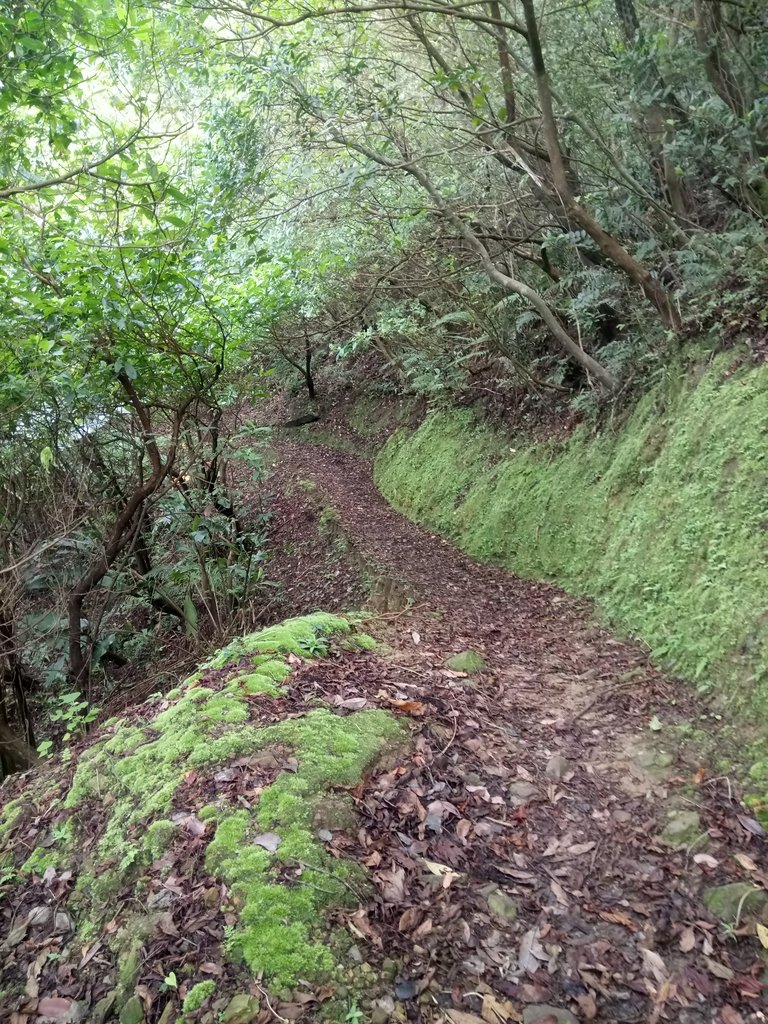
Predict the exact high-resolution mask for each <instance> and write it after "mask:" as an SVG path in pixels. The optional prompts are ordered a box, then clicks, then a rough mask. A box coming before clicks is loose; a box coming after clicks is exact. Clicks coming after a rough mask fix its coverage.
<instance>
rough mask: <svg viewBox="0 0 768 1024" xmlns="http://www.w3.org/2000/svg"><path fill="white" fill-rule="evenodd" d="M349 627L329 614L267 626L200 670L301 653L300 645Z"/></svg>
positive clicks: (224, 651) (307, 616)
mask: <svg viewBox="0 0 768 1024" xmlns="http://www.w3.org/2000/svg"><path fill="white" fill-rule="evenodd" d="M350 628H351V626H350V622H349V620H348V619H345V618H342V617H341V616H339V615H331V614H329V613H328V612H314V613H313V614H312V615H303V616H301V617H300V618H297V619H286V621H285V622H283V623H281V624H280V625H279V626H270V627H269V628H268V629H262V630H261V631H260V632H258V633H250V634H249V635H247V636H244V637H240V638H238V639H237V640H234V641H233V642H232V643H231V644H228V645H227V646H226V647H224V648H222V649H221V650H220V651H218V652H217V653H216V654H215V655H214V656H213V657H212V658H210V659H209V660H208V661H207V662H205V663H204V664H203V665H202V669H203V670H205V669H208V668H224V667H226V666H227V665H234V664H237V662H238V661H240V659H241V658H245V657H247V656H248V655H250V654H271V653H275V654H302V653H304V648H303V646H302V645H303V644H307V643H313V642H314V641H315V640H316V639H317V637H318V636H328V635H331V634H333V633H348V632H349V631H350Z"/></svg>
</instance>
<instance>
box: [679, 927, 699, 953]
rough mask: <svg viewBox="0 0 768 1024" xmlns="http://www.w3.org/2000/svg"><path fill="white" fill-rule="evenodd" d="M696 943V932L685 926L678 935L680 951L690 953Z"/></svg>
mask: <svg viewBox="0 0 768 1024" xmlns="http://www.w3.org/2000/svg"><path fill="white" fill-rule="evenodd" d="M695 945H696V933H695V932H694V930H693V928H685V929H683V932H682V933H681V935H680V952H681V953H690V952H691V950H692V949H693V947H694V946H695Z"/></svg>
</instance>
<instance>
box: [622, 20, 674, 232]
mask: <svg viewBox="0 0 768 1024" xmlns="http://www.w3.org/2000/svg"><path fill="white" fill-rule="evenodd" d="M614 3H615V6H616V13H617V14H618V16H619V20H620V21H621V25H622V28H623V30H624V37H625V39H626V40H627V42H628V43H629V45H630V46H631V47H632V48H633V49H634V51H635V54H636V57H637V60H638V61H639V62H640V65H641V67H640V70H639V74H638V75H637V80H638V86H639V88H640V90H641V92H643V93H647V94H649V95H651V96H654V97H655V98H654V99H652V100H651V101H650V102H649V103H648V105H647V106H646V107H645V109H644V110H643V111H642V116H643V121H644V122H645V123H644V128H645V130H646V133H647V136H648V145H649V147H650V150H651V171H652V173H653V176H654V178H655V179H656V182H657V184H658V187H659V191H660V193H661V196H662V198H664V199H666V201H667V202H668V203H669V206H670V208H671V209H672V211H673V212H674V213H675V214H676V215H677V216H679V217H683V218H685V217H687V216H688V202H687V195H686V189H685V186H684V184H683V180H682V178H681V177H680V175H679V174H677V172H676V170H675V166H674V164H673V163H672V161H671V160H670V159H669V157H668V155H667V152H666V147H667V144H668V143H669V142H670V141H671V139H673V138H674V134H675V126H676V125H677V124H680V123H682V122H683V121H686V120H687V114H686V112H685V110H684V109H683V107H682V105H681V104H680V103H679V102H678V100H677V98H676V97H675V96H674V94H673V93H671V92H670V90H669V88H668V87H667V84H666V82H665V81H664V79H663V77H662V74H661V72H660V71H659V67H658V64H657V63H656V61H655V60H654V59H653V57H651V56H649V55H648V54H647V53H645V52H643V34H642V29H641V27H640V19H639V18H638V17H637V11H636V10H635V4H634V0H614ZM662 97H664V99H662Z"/></svg>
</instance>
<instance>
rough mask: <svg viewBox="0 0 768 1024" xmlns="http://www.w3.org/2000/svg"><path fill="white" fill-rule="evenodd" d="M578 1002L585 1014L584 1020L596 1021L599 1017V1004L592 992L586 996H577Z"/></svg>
mask: <svg viewBox="0 0 768 1024" xmlns="http://www.w3.org/2000/svg"><path fill="white" fill-rule="evenodd" d="M576 1002H577V1003H578V1004H579V1007H580V1008H581V1012H582V1013H583V1014H584V1020H594V1019H595V1017H597V1003H596V1002H595V997H594V996H593V995H592V993H591V992H587V993H586V995H582V996H576Z"/></svg>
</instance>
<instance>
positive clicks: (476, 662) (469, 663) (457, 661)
mask: <svg viewBox="0 0 768 1024" xmlns="http://www.w3.org/2000/svg"><path fill="white" fill-rule="evenodd" d="M446 664H447V665H448V668H450V669H452V670H453V671H454V672H466V673H467V675H472V673H473V672H482V671H483V669H484V668H485V658H484V657H483V656H482V654H478V653H477V651H460V652H459V653H458V654H454V655H453V657H452V658H449V659H448V661H447V662H446Z"/></svg>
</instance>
